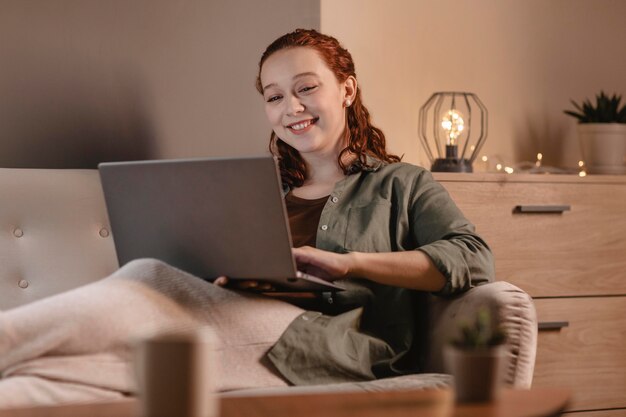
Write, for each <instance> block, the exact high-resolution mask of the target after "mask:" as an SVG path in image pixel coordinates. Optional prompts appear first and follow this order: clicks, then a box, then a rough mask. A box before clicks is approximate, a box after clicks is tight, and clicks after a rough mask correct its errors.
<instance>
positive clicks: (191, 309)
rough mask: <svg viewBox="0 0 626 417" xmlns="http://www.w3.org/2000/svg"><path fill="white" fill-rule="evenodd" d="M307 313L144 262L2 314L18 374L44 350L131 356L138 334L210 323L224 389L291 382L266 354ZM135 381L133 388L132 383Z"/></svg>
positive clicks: (4, 340)
mask: <svg viewBox="0 0 626 417" xmlns="http://www.w3.org/2000/svg"><path fill="white" fill-rule="evenodd" d="M301 312H302V310H301V309H299V308H298V307H295V306H292V305H290V304H288V303H284V302H281V301H278V300H273V299H269V298H267V297H263V296H257V295H253V294H243V293H240V292H236V291H231V290H227V289H223V288H220V287H218V286H215V285H212V284H209V283H207V282H205V281H203V280H200V279H198V278H196V277H193V276H191V275H189V274H187V273H185V272H182V271H180V270H178V269H176V268H173V267H171V266H169V265H167V264H164V263H162V262H160V261H156V260H147V259H145V260H138V261H133V262H131V263H129V264H127V265H126V266H124V267H123V268H121V269H120V270H119V271H118V272H116V273H115V274H113V275H112V276H110V277H108V278H106V279H103V280H101V281H98V282H95V283H93V284H89V285H87V286H84V287H81V288H77V289H75V290H72V291H69V292H66V293H63V294H59V295H55V296H53V297H49V298H47V299H44V300H40V301H37V302H35V303H32V304H29V305H26V306H22V307H18V308H16V309H12V310H9V311H6V312H3V313H0V370H5V373H8V374H9V375H14V376H17V375H18V374H19V369H20V367H22V366H23V365H24V363H25V362H28V361H30V360H36V358H40V357H42V356H45V357H56V356H82V359H83V360H84V359H85V358H87V360H88V355H89V354H95V353H101V352H108V353H115V355H117V357H119V358H121V360H122V361H127V362H128V361H130V357H131V355H130V351H131V348H132V340H133V339H134V338H135V337H137V336H138V335H141V334H146V333H148V332H154V331H159V330H166V329H174V328H180V327H193V326H198V325H202V324H207V325H210V326H211V327H213V329H214V330H215V332H216V334H217V336H218V337H219V338H220V340H221V350H220V352H219V354H220V360H219V362H220V363H221V364H222V367H223V368H224V369H226V370H227V372H223V373H221V378H220V383H219V387H220V389H222V390H226V389H235V388H246V387H257V386H271V385H284V384H286V382H284V380H283V379H282V378H281V377H280V376H278V375H277V374H276V373H275V372H273V371H271V370H270V369H269V368H268V367H266V366H264V365H263V364H262V363H261V359H262V357H263V356H264V354H265V352H266V351H267V350H268V349H269V348H270V347H271V346H272V345H273V344H274V343H275V342H276V340H278V338H279V337H280V335H281V334H282V332H283V331H284V330H285V329H286V328H287V326H288V325H289V323H290V322H291V321H292V320H293V319H295V318H296V317H297V316H298V315H299V314H301ZM7 368H10V369H7ZM29 369H30V371H29V372H30V373H31V374H32V367H30V368H29ZM114 373H115V372H114ZM119 374H120V375H113V376H112V379H116V378H119V380H117V379H116V380H115V381H113V380H111V387H115V389H119V388H120V387H123V386H125V384H124V382H123V380H128V379H129V376H128V373H127V372H121V371H120V372H119ZM122 374H124V375H122ZM48 375H49V373H48ZM84 377H87V378H89V376H88V375H86V376H85V375H81V378H80V379H81V381H82V380H83V378H84ZM100 382H102V381H100ZM128 384H131V385H129V386H128V388H129V391H133V389H134V387H133V386H132V381H129V382H128Z"/></svg>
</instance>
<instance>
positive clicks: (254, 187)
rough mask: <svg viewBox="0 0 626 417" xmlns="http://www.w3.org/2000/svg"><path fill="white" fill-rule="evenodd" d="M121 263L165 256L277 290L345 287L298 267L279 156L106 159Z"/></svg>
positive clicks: (194, 269)
mask: <svg viewBox="0 0 626 417" xmlns="http://www.w3.org/2000/svg"><path fill="white" fill-rule="evenodd" d="M98 169H99V172H100V180H101V182H102V189H103V191H104V198H105V201H106V206H107V211H108V214H109V221H110V224H111V231H112V235H113V240H114V242H115V249H116V252H117V257H118V261H119V264H120V265H124V264H125V263H127V262H129V261H132V260H133V259H138V258H155V259H160V260H162V261H164V262H167V263H169V264H170V265H172V266H174V267H177V268H179V269H182V270H184V271H186V272H189V273H191V274H193V275H195V276H198V277H200V278H203V279H207V280H213V279H215V278H217V277H218V276H220V275H224V276H227V277H229V278H230V279H235V280H261V281H266V282H269V283H271V284H272V286H273V287H274V288H275V289H276V290H277V291H337V290H341V289H343V288H342V287H341V286H340V285H337V284H334V283H331V282H328V281H325V280H323V279H321V278H317V277H314V276H311V275H308V274H305V273H302V272H299V271H297V269H296V262H295V259H294V257H293V255H292V253H291V246H292V244H291V237H290V233H289V222H288V220H287V211H286V209H285V204H284V201H283V196H282V187H281V182H280V173H279V169H278V165H277V161H276V160H275V158H274V157H272V156H260V157H247V158H197V159H173V160H149V161H133V162H106V163H101V164H99V165H98Z"/></svg>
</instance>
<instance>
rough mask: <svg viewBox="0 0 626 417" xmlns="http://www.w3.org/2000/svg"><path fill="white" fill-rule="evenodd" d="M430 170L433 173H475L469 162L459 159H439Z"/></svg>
mask: <svg viewBox="0 0 626 417" xmlns="http://www.w3.org/2000/svg"><path fill="white" fill-rule="evenodd" d="M430 170H431V171H432V172H473V170H472V164H471V163H470V161H469V160H467V159H457V158H437V159H435V161H434V162H433V165H432V166H431V168H430Z"/></svg>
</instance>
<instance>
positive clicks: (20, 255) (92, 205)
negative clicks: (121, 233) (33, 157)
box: [0, 168, 118, 310]
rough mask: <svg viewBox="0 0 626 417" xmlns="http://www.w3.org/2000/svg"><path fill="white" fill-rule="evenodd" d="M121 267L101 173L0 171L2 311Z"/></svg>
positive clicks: (0, 291) (19, 169)
mask: <svg viewBox="0 0 626 417" xmlns="http://www.w3.org/2000/svg"><path fill="white" fill-rule="evenodd" d="M117 268H118V264H117V257H116V255H115V248H114V246H113V239H112V237H111V233H110V231H109V221H108V218H107V213H106V207H105V203H104V197H103V195H102V189H101V187H100V177H99V175H98V171H97V170H73V169H72V170H63V169H58V170H57V169H23V168H18V169H13V168H0V310H7V309H9V308H12V307H16V306H19V305H22V304H26V303H28V302H31V301H34V300H37V299H40V298H43V297H45V296H48V295H52V294H56V293H59V292H62V291H66V290H68V289H71V288H75V287H77V286H80V285H84V284H87V283H89V282H92V281H95V280H98V279H100V278H103V277H105V276H107V275H109V274H110V273H112V272H113V271H115V270H116V269H117Z"/></svg>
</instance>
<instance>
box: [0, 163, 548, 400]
mask: <svg viewBox="0 0 626 417" xmlns="http://www.w3.org/2000/svg"><path fill="white" fill-rule="evenodd" d="M0 196H1V203H0V310H7V309H9V308H12V307H16V306H19V305H22V304H25V303H28V302H31V301H34V300H37V299H40V298H43V297H46V296H48V295H51V294H55V293H58V292H61V291H65V290H68V289H71V288H74V287H77V286H80V285H84V284H86V283H89V282H91V281H94V280H98V279H100V278H102V277H105V276H107V275H109V274H110V273H112V272H113V271H115V270H116V269H117V268H118V264H117V259H116V255H115V248H114V245H113V239H112V236H111V233H110V231H109V224H108V220H107V214H106V208H105V204H104V199H103V196H102V190H101V187H100V180H99V176H98V172H97V171H96V170H52V169H7V168H0ZM421 300H422V302H423V303H424V304H423V307H424V308H422V309H421V310H422V313H423V314H424V317H423V320H422V322H423V323H425V326H424V331H423V338H422V340H423V342H424V344H425V345H424V346H425V348H424V349H423V356H424V357H423V358H421V362H422V363H423V364H424V368H425V371H426V372H427V373H426V374H418V375H409V376H403V377H397V378H390V379H385V380H379V381H372V382H366V383H356V384H341V385H339V386H338V385H333V386H326V387H319V386H318V387H290V388H287V389H288V390H290V391H292V392H300V391H311V390H315V391H324V390H333V391H338V390H385V389H394V388H407V387H411V388H416V387H438V386H445V385H447V384H449V383H450V377H449V376H447V375H442V373H443V364H442V347H443V346H444V344H445V343H446V341H448V340H450V338H451V337H452V336H453V334H454V332H455V331H456V329H457V323H458V320H459V319H462V318H463V317H470V316H471V315H473V313H474V312H475V311H476V309H477V308H478V307H479V306H483V305H486V306H488V307H489V308H490V309H491V310H492V311H494V312H496V316H497V318H498V320H499V322H500V323H501V324H502V325H503V326H504V327H505V329H506V330H507V332H508V335H509V338H508V343H507V348H508V357H509V361H508V367H507V372H506V383H507V384H508V385H509V386H513V387H517V388H529V387H530V385H531V381H532V375H533V368H534V362H535V353H536V341H537V320H536V314H535V309H534V306H533V302H532V300H531V298H530V296H528V295H527V294H526V293H525V292H523V291H522V290H520V289H519V288H517V287H515V286H513V285H511V284H509V283H507V282H503V281H498V282H495V283H490V284H485V285H481V286H478V287H475V288H473V289H471V290H470V291H468V292H467V293H465V294H463V295H461V296H459V297H456V298H453V299H441V298H437V297H434V296H431V295H426V296H422V297H421ZM422 313H420V314H422ZM282 389H285V388H282ZM256 391H257V392H262V390H256ZM271 391H272V392H276V390H275V389H273V390H271ZM233 394H234V393H230V394H229V395H233Z"/></svg>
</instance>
